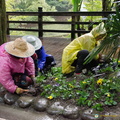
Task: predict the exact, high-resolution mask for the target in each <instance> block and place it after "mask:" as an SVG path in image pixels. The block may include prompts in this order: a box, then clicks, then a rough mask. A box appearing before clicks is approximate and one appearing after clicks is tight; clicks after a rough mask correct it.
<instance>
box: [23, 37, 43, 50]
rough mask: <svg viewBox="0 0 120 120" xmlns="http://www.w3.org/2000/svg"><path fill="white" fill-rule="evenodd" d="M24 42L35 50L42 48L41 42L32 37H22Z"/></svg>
mask: <svg viewBox="0 0 120 120" xmlns="http://www.w3.org/2000/svg"><path fill="white" fill-rule="evenodd" d="M22 38H23V39H24V40H26V41H27V42H28V43H30V44H32V45H33V46H34V47H35V50H38V49H40V48H41V47H42V42H41V40H40V39H39V38H38V37H36V36H33V35H26V36H23V37H22Z"/></svg>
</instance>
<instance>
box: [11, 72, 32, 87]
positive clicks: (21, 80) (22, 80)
mask: <svg viewBox="0 0 120 120" xmlns="http://www.w3.org/2000/svg"><path fill="white" fill-rule="evenodd" d="M13 80H14V83H15V85H17V86H18V87H20V88H23V89H25V88H27V87H28V86H29V85H32V84H33V81H32V80H31V78H30V77H29V76H27V75H26V74H23V73H15V74H14V75H13Z"/></svg>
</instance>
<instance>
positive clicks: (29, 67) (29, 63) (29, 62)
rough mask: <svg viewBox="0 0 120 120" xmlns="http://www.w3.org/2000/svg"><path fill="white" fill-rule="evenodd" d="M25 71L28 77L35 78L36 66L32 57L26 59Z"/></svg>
mask: <svg viewBox="0 0 120 120" xmlns="http://www.w3.org/2000/svg"><path fill="white" fill-rule="evenodd" d="M25 71H26V72H27V74H28V76H35V64H34V61H33V59H32V58H31V57H28V58H26V63H25Z"/></svg>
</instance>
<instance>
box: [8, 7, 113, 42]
mask: <svg viewBox="0 0 120 120" xmlns="http://www.w3.org/2000/svg"><path fill="white" fill-rule="evenodd" d="M113 13H115V11H114V12H43V11H42V8H41V7H40V8H38V12H7V23H8V24H7V35H10V31H32V32H38V37H39V38H42V37H44V35H43V33H44V32H54V33H55V32H59V33H71V40H73V39H74V38H75V34H76V33H81V34H83V33H87V32H89V31H90V30H91V29H92V27H91V28H88V30H83V29H77V30H76V27H75V26H76V25H88V26H89V25H90V24H93V25H97V24H98V23H99V22H79V21H77V19H76V18H77V17H81V16H102V17H106V16H108V15H109V14H113ZM10 16H37V17H38V20H37V21H11V20H10ZM44 16H70V17H71V21H43V17H44ZM11 23H14V24H15V23H19V24H22V23H23V24H24V23H25V24H37V25H38V29H30V28H29V29H28V28H25V26H24V25H23V27H24V28H10V27H9V25H10V24H11ZM45 24H52V25H55V24H62V25H63V24H69V25H70V26H71V29H70V30H55V29H52V30H50V29H44V28H43V26H44V25H45Z"/></svg>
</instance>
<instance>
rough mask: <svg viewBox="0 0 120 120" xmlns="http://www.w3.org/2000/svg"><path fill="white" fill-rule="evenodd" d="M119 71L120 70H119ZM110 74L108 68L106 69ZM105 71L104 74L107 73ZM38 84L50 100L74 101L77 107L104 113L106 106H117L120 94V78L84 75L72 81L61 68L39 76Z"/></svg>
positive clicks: (42, 93)
mask: <svg viewBox="0 0 120 120" xmlns="http://www.w3.org/2000/svg"><path fill="white" fill-rule="evenodd" d="M118 70H119V69H118ZM106 71H107V72H108V68H106ZM106 71H105V69H104V72H106ZM37 82H39V83H40V88H41V89H42V92H41V94H40V95H41V96H44V97H46V98H48V99H63V100H69V99H74V100H75V101H76V102H75V103H76V105H79V106H88V107H92V108H94V109H96V110H99V111H102V110H103V107H104V106H113V105H117V102H118V101H119V96H118V93H119V92H120V90H119V88H120V82H119V78H117V77H114V78H113V77H112V78H104V77H98V78H95V77H94V75H90V76H87V77H86V76H85V75H82V74H81V76H80V77H79V78H76V77H72V78H71V79H69V78H66V77H65V76H63V74H62V72H61V67H53V68H52V69H51V71H49V72H48V73H47V74H45V75H43V74H41V73H40V74H39V76H38V77H37Z"/></svg>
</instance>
